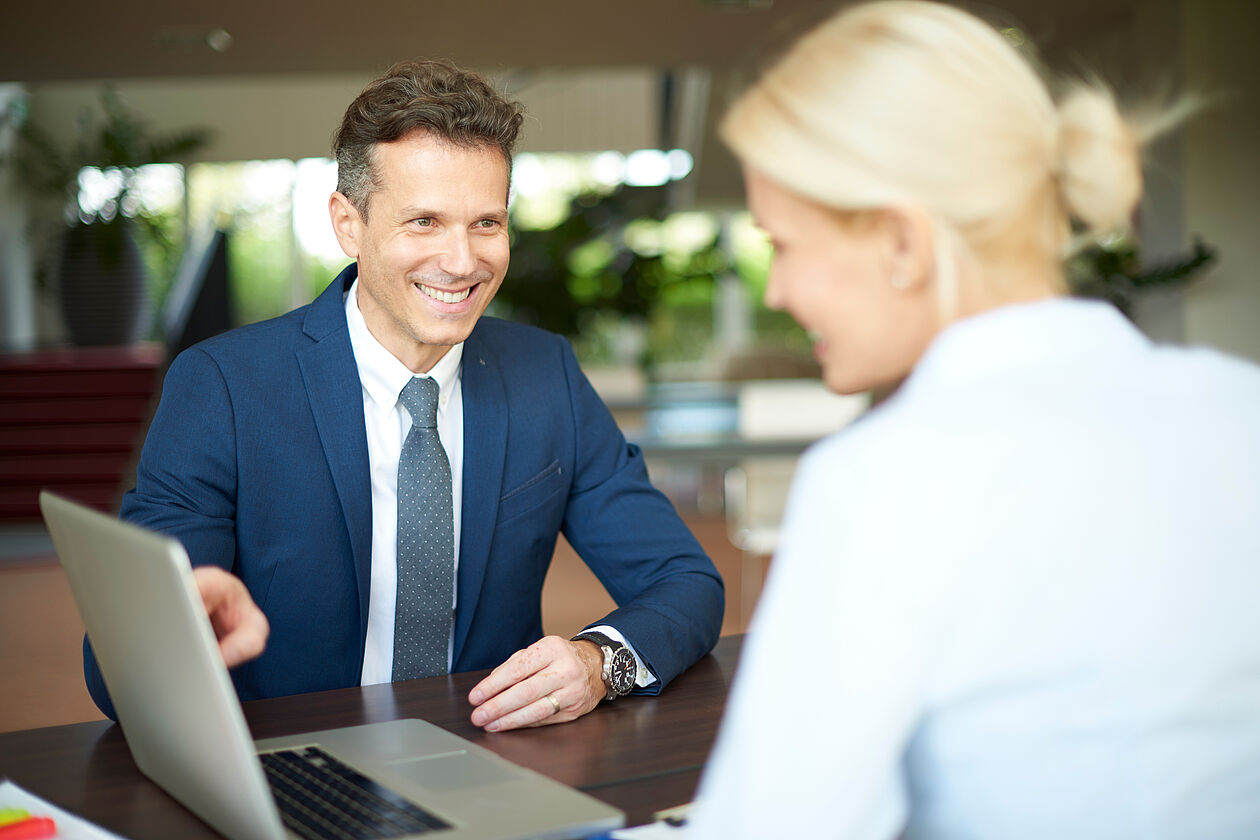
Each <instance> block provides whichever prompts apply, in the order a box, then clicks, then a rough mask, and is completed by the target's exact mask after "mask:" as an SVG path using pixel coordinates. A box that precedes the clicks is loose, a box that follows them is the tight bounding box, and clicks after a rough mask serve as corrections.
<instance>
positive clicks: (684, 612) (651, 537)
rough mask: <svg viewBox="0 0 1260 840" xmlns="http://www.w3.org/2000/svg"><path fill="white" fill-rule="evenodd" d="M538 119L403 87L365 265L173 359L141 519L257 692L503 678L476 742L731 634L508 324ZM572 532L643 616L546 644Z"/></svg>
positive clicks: (448, 70)
mask: <svg viewBox="0 0 1260 840" xmlns="http://www.w3.org/2000/svg"><path fill="white" fill-rule="evenodd" d="M521 120H522V116H521V113H520V110H519V108H518V107H517V106H516V105H515V104H514V103H510V102H507V101H505V100H504V99H503V98H502V97H501V96H500V95H499V94H498V93H497V92H496V91H494V90H493V88H491V87H490V86H489V85H488V84H487V83H486V82H485V80H484V79H482V78H481V77H479V76H477V75H475V74H472V73H468V72H465V71H461V70H459V69H458V68H455V67H453V66H451V65H448V64H445V63H440V62H409V63H403V64H399V65H396V66H395V67H393V68H391V69H390V70H389V72H387V73H386V74H385V75H384V76H382V77H380V78H379V79H377V80H375V81H373V82H372V83H371V84H369V85H368V87H367V88H366V89H365V90H364V91H363V93H361V94H360V95H359V97H358V98H357V99H356V100H355V101H354V102H353V103H351V105H350V107H349V108H348V109H347V111H346V114H345V117H344V118H343V120H342V124H341V126H340V127H339V129H338V131H337V133H336V136H335V138H334V144H333V151H334V153H335V155H336V157H337V163H338V184H337V192H335V193H333V195H332V197H331V198H330V200H329V213H330V216H331V219H332V225H333V229H334V231H335V232H336V235H337V239H338V241H339V242H340V243H341V247H342V248H343V249H344V250H345V252H346V255H347V256H349V257H350V258H351V259H353V260H354V261H355V262H354V263H353V264H351V265H350V266H348V267H347V268H346V269H345V270H344V271H343V272H342V273H341V274H340V275H339V276H338V277H337V278H336V279H335V280H334V281H333V282H332V284H331V285H329V287H328V288H327V289H326V290H325V291H324V292H323V294H321V295H320V296H319V298H317V299H316V300H315V301H314V302H313V303H311V304H310V305H308V306H305V307H302V308H301V309H298V310H295V311H293V312H290V313H289V314H287V315H284V316H282V317H280V318H277V319H274V320H272V321H267V322H264V323H261V324H255V325H251V326H248V327H243V328H241V329H238V330H234V331H232V332H230V333H226V334H224V335H222V336H219V337H217V338H214V339H211V340H209V341H207V342H204V343H202V344H200V345H197V346H196V347H193V348H191V349H190V350H188V351H186V352H185V353H182V354H181V355H180V356H179V357H178V358H176V359H175V361H174V362H173V363H172V365H171V368H170V371H169V373H168V375H167V378H166V383H165V385H164V389H163V394H162V400H161V404H160V405H159V407H158V410H157V413H156V415H155V417H154V420H153V424H152V426H151V428H150V431H149V435H148V438H147V440H146V442H145V446H144V451H143V454H142V456H141V460H140V464H139V467H138V470H137V479H136V481H137V483H136V487H135V489H133V490H131V491H130V492H129V493H128V494H127V495H126V497H125V499H124V502H123V508H122V516H123V517H124V518H125V519H129V520H131V521H134V522H137V523H140V524H142V525H146V526H148V527H151V528H154V529H156V530H160V531H164V532H166V533H169V534H172V535H174V536H176V537H178V538H179V539H180V540H182V541H183V543H184V545H185V547H186V548H187V549H188V553H189V556H190V557H191V558H192V561H193V564H194V565H195V566H196V567H197V569H196V572H195V577H196V580H197V582H198V585H199V587H200V588H201V592H202V596H203V600H204V601H205V604H206V608H207V611H208V613H209V614H210V618H211V622H212V624H213V626H214V628H215V631H216V633H217V634H218V636H219V639H220V647H221V649H222V652H223V655H224V659H225V661H226V662H227V663H228V665H229V666H231V667H232V668H233V671H232V678H233V680H234V682H235V684H236V687H237V691H238V693H239V694H240V696H241V697H242V698H243V699H254V698H260V697H272V696H277V695H284V694H295V693H300V692H307V691H318V690H322V689H329V688H339V687H345V686H352V685H360V684H363V685H366V684H372V683H380V682H389V681H392V680H401V679H411V678H416V677H424V676H431V675H435V674H442V673H447V672H451V671H467V670H477V669H487V668H493V669H494V670H493V671H492V672H491V673H490V674H489V675H488V676H487V677H486V678H485V679H483V680H482V681H481V682H479V683H478V684H477V685H476V686H475V687H474V688H473V690H472V692H471V693H470V695H469V702H470V705H471V711H470V714H471V718H472V721H473V723H475V724H476V725H478V726H482V727H485V728H486V729H488V730H492V731H493V730H500V729H512V728H517V727H522V726H537V725H543V724H549V723H557V722H561V721H567V720H572V719H574V718H576V717H579V716H580V715H583V714H585V713H586V712H589V711H590V710H591V709H593V708H594V707H595V706H596V705H597V704H598V703H599V702H600V701H601V700H605V699H610V700H611V699H615V698H617V697H619V696H622V695H624V694H627V693H630V692H639V693H656V692H658V691H660V690H661V688H662V687H663V686H664V685H665V684H666V683H667V682H669V681H670V680H671V679H672V678H673V677H674V676H676V675H677V674H678V673H680V672H681V671H682V670H683V669H685V668H686V667H687V666H689V665H690V664H692V663H693V662H694V661H696V660H697V659H698V658H700V657H701V656H703V655H704V654H705V653H707V652H708V650H709V649H710V648H711V647H712V646H713V644H714V642H715V641H716V640H717V634H718V629H719V627H720V624H721V616H722V608H723V593H722V583H721V579H720V578H719V577H718V575H717V572H716V570H715V569H714V568H713V564H712V563H711V562H710V561H709V559H708V558H707V557H705V555H704V553H703V552H702V551H701V549H700V547H699V545H697V544H696V542H695V540H694V539H693V538H692V536H691V534H690V533H689V532H688V531H687V529H686V527H685V526H684V525H683V523H682V521H681V520H680V519H679V518H678V516H677V514H676V513H675V511H674V509H673V507H672V506H671V505H670V503H669V502H668V500H666V499H665V497H664V496H662V495H661V494H660V493H659V492H658V491H656V490H655V489H654V488H652V486H651V484H650V483H649V482H648V479H647V474H646V471H645V469H644V466H643V459H642V456H641V454H640V453H639V451H638V449H637V448H636V447H634V446H632V445H630V444H627V443H626V441H625V439H624V438H623V437H622V435H621V433H620V431H619V430H618V429H617V427H616V425H615V424H614V423H613V420H612V417H611V415H610V414H609V413H608V411H607V409H606V408H605V407H604V405H603V404H602V403H601V402H600V400H599V398H598V397H597V396H596V395H595V392H594V391H593V390H592V389H591V387H590V385H589V383H588V382H587V381H586V379H585V377H584V376H583V375H582V372H581V370H580V369H579V368H578V365H577V362H576V360H575V358H574V356H573V353H572V351H571V349H570V348H569V346H568V344H567V342H565V341H564V340H563V339H562V338H560V337H558V336H554V335H550V334H548V333H545V332H542V331H540V330H537V329H533V328H530V327H525V326H520V325H516V324H511V323H508V322H504V321H500V320H497V319H493V318H484V317H482V313H484V312H485V309H486V306H487V305H488V304H489V303H490V301H491V300H492V299H493V298H494V295H495V293H496V292H497V291H498V289H499V286H500V285H501V284H502V283H503V278H504V275H505V274H506V272H507V268H508V257H509V254H508V250H509V249H508V229H507V199H508V185H509V181H510V177H509V175H510V171H511V162H512V148H513V146H514V144H515V142H516V135H517V132H518V130H519V127H520V124H521ZM560 533H564V534H565V536H566V537H567V539H568V541H569V542H570V544H572V545H573V547H574V548H575V549H576V550H577V551H578V553H579V554H580V555H581V556H582V558H583V560H584V561H585V562H586V563H587V565H588V566H590V567H591V569H592V570H593V571H594V572H595V574H596V575H597V576H598V577H599V579H600V580H601V581H602V582H603V583H604V585H605V587H606V588H607V589H608V591H609V593H610V594H611V595H612V596H613V598H614V600H615V601H616V602H617V604H618V608H617V609H616V610H614V611H613V612H612V613H610V614H608V615H606V616H602V617H599V616H592V618H593V619H594V621H593V622H592V626H590V627H588V628H587V630H585V631H583V632H582V633H580V634H578V636H576V637H574V639H563V638H559V637H555V636H551V637H543V632H542V618H541V606H540V600H541V592H542V585H543V579H544V577H545V576H546V572H547V568H548V565H549V564H550V561H551V556H552V553H553V551H554V548H555V544H556V539H557V536H558V535H559V534H560ZM84 651H85V653H84V655H85V669H86V673H87V680H88V687H89V689H90V691H91V693H92V696H93V697H94V698H95V699H96V701H97V703H98V705H100V707H101V709H102V710H103V711H105V713H106V714H109V715H111V716H112V714H113V710H112V706H111V704H110V702H109V697H108V695H107V693H106V692H105V688H104V685H103V683H102V682H101V679H100V674H99V671H98V670H97V668H96V664H95V660H94V658H93V656H92V653H91V649H90V647H87V646H86V644H85V648H84Z"/></svg>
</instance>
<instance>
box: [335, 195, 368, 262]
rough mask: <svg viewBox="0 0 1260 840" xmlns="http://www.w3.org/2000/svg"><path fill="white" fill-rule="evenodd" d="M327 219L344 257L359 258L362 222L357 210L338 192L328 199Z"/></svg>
mask: <svg viewBox="0 0 1260 840" xmlns="http://www.w3.org/2000/svg"><path fill="white" fill-rule="evenodd" d="M328 217H329V218H330V219H331V220H332V227H333V233H334V234H335V235H336V237H337V243H338V244H339V245H341V250H343V251H345V252H346V256H347V257H349V258H350V259H352V260H357V259H358V258H359V233H360V231H361V230H362V228H363V220H362V218H361V217H360V216H359V211H358V209H357V208H356V207H355V206H354V205H353V204H351V203H350V199H348V198H346V197H345V196H344V195H342V194H341V193H340V192H334V193H333V194H332V195H331V196H329V198H328Z"/></svg>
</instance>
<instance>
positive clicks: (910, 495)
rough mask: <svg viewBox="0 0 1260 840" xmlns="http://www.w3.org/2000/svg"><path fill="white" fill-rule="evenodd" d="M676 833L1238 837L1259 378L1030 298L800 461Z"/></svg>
mask: <svg viewBox="0 0 1260 840" xmlns="http://www.w3.org/2000/svg"><path fill="white" fill-rule="evenodd" d="M787 510H788V512H787V516H786V521H785V523H784V528H783V537H782V541H781V543H780V548H779V551H778V553H777V555H776V556H775V559H774V562H773V564H772V566H771V572H770V577H769V581H768V583H767V587H766V590H765V593H764V596H763V600H762V602H761V604H759V606H758V609H757V613H756V616H755V619H754V621H753V625H752V628H751V630H750V636H749V639H748V641H747V642H746V645H745V649H744V653H743V658H742V660H741V662H740V665H739V671H738V674H737V677H736V680H735V686H734V689H733V692H732V696H731V699H730V703H729V705H728V708H727V713H726V717H725V719H724V721H723V724H722V728H721V733H720V735H719V738H718V743H717V745H716V747H715V751H714V754H713V756H712V759H711V763H710V765H709V767H708V768H707V770H706V773H705V775H704V778H703V781H702V784H701V790H700V795H699V797H698V803H697V806H696V808H695V810H694V811H693V819H692V821H691V831H690V832H689V836H691V837H700V838H723V840H729V838H766V837H808V838H824V837H835V838H840V837H843V838H892V837H897V836H898V835H899V833H901V832H903V831H904V836H905V837H906V838H908V840H914V839H915V838H964V837H965V838H1020V839H1021V840H1029V838H1034V840H1035V838H1047V840H1050V838H1054V839H1055V840H1061V838H1074V840H1077V839H1078V838H1108V840H1116V838H1159V839H1160V840H1174V839H1175V840H1192V838H1207V837H1211V838H1244V837H1248V838H1254V837H1260V606H1257V604H1258V603H1260V371H1258V370H1257V369H1256V368H1255V367H1254V366H1252V365H1250V364H1247V363H1244V362H1240V361H1237V360H1234V359H1231V358H1228V357H1225V356H1223V355H1220V354H1218V353H1215V352H1212V351H1208V350H1186V349H1179V348H1164V347H1157V346H1155V345H1152V344H1151V343H1150V342H1148V341H1147V340H1146V339H1145V338H1144V337H1142V336H1141V335H1140V334H1139V333H1138V332H1137V331H1136V330H1135V329H1134V328H1133V327H1132V326H1131V325H1130V324H1129V323H1128V322H1127V321H1125V320H1124V319H1123V318H1122V317H1121V316H1120V315H1119V314H1117V313H1116V312H1115V311H1114V310H1112V309H1111V308H1110V307H1108V306H1105V305H1103V304H1098V303H1088V302H1083V301H1076V300H1067V299H1058V300H1052V301H1046V302H1039V303H1034V304H1026V305H1019V306H1010V307H1004V308H1002V309H998V310H994V311H991V312H987V313H984V314H981V315H979V316H976V317H974V318H970V319H967V320H965V321H962V322H959V323H957V324H955V325H953V326H951V327H949V328H948V329H947V330H946V331H944V332H943V333H942V334H941V335H940V336H939V337H938V338H937V339H936V341H935V342H934V343H933V344H932V346H931V347H930V348H929V349H928V351H927V353H926V354H925V356H924V358H923V359H922V360H921V361H920V363H919V364H918V365H917V367H916V369H915V371H914V372H913V374H912V375H911V377H910V378H909V379H908V380H907V381H906V383H905V384H904V385H903V387H902V388H901V389H900V391H899V393H898V394H897V395H896V396H894V397H893V398H891V399H890V400H889V401H888V402H886V403H885V404H884V405H883V406H881V407H879V408H877V409H875V410H874V411H872V412H871V413H870V414H869V415H868V416H867V417H865V418H863V419H861V420H859V421H857V422H856V423H855V424H853V425H852V426H851V427H850V428H849V429H846V430H844V431H842V432H840V433H839V434H838V435H836V436H834V437H832V438H830V439H827V440H826V441H824V442H822V443H821V444H819V445H817V446H816V447H815V448H813V449H812V450H810V451H809V452H808V453H807V455H806V456H805V457H804V458H803V460H802V463H801V466H800V468H799V471H798V474H797V477H796V480H795V482H794V484H793V489H792V491H791V495H790V499H789V504H788V508H787Z"/></svg>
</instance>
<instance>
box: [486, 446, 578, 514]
mask: <svg viewBox="0 0 1260 840" xmlns="http://www.w3.org/2000/svg"><path fill="white" fill-rule="evenodd" d="M567 486H568V481H567V478H566V476H565V474H564V468H563V467H561V466H560V462H559V461H552V462H551V463H550V464H548V465H547V466H546V467H545V468H543V470H542V471H541V472H539V473H538V474H537V475H534V476H532V477H530V478H528V479H526V480H525V481H523V482H521V483H520V484H518V485H517V486H516V487H514V488H512V489H511V490H509V491H507V492H506V493H504V494H503V495H502V496H500V497H499V519H498V522H499V526H500V527H501V526H503V525H505V524H506V523H508V522H511V521H512V520H514V519H517V518H519V517H522V516H524V515H525V514H527V513H533V512H535V511H537V510H538V509H539V508H541V507H543V506H544V505H547V504H548V503H551V504H556V503H558V502H559V501H560V500H561V499H562V498H563V493H564V492H565V488H566V487H567Z"/></svg>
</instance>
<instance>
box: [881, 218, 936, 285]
mask: <svg viewBox="0 0 1260 840" xmlns="http://www.w3.org/2000/svg"><path fill="white" fill-rule="evenodd" d="M883 216H884V218H883V223H884V225H885V226H886V234H887V236H888V240H887V241H888V247H889V263H890V278H889V282H890V283H891V284H892V286H893V288H895V289H898V290H902V291H911V290H913V291H923V290H924V289H926V288H928V287H930V286H931V285H932V280H933V278H934V277H935V275H936V251H935V248H934V247H933V243H934V239H933V235H934V228H935V226H934V224H933V222H932V218H931V216H929V215H928V214H927V212H926V211H924V210H923V209H922V208H920V207H915V206H912V205H896V206H893V207H888V208H885V209H884V211H883Z"/></svg>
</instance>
